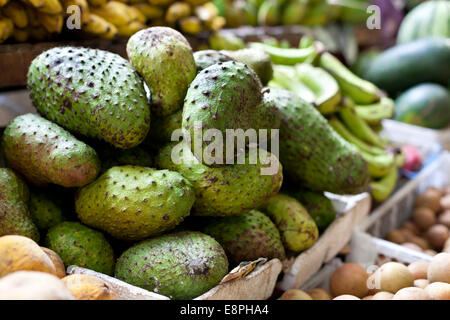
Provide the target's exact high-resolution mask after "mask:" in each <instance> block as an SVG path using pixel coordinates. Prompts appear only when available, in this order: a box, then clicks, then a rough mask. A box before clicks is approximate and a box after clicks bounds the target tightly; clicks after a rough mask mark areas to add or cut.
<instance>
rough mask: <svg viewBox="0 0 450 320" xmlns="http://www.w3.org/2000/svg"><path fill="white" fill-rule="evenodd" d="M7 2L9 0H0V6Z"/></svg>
mask: <svg viewBox="0 0 450 320" xmlns="http://www.w3.org/2000/svg"><path fill="white" fill-rule="evenodd" d="M8 2H9V0H0V7H3V6H4V5H5V4H7V3H8Z"/></svg>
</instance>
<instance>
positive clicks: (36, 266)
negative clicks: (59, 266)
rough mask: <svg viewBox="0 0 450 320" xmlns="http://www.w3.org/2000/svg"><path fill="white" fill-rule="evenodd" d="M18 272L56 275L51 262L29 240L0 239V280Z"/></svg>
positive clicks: (37, 246)
mask: <svg viewBox="0 0 450 320" xmlns="http://www.w3.org/2000/svg"><path fill="white" fill-rule="evenodd" d="M19 270H29V271H42V272H47V273H51V274H56V270H55V266H54V265H53V262H52V260H51V259H50V258H49V257H48V256H47V254H46V253H45V252H44V251H42V249H41V248H40V247H39V245H38V244H36V242H34V241H33V240H31V239H30V238H27V237H23V236H18V235H8V236H3V237H0V278H1V277H4V276H6V275H7V274H9V273H12V272H15V271H19Z"/></svg>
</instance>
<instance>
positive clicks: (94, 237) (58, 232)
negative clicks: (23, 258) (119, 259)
mask: <svg viewBox="0 0 450 320" xmlns="http://www.w3.org/2000/svg"><path fill="white" fill-rule="evenodd" d="M45 246H46V247H48V248H49V249H51V250H53V251H55V252H56V253H57V254H58V255H59V256H60V257H61V259H62V261H63V262H64V264H65V265H66V267H68V266H70V265H76V266H79V267H83V268H88V269H91V270H94V271H97V272H101V273H104V274H107V275H112V273H113V271H114V252H113V249H112V247H111V245H110V244H109V242H108V241H107V240H106V238H105V237H104V236H103V234H102V233H101V232H100V231H97V230H93V229H91V228H89V227H86V226H84V225H82V224H81V223H78V222H69V221H66V222H62V223H60V224H58V225H56V226H54V227H52V228H50V230H48V233H47V236H46V238H45Z"/></svg>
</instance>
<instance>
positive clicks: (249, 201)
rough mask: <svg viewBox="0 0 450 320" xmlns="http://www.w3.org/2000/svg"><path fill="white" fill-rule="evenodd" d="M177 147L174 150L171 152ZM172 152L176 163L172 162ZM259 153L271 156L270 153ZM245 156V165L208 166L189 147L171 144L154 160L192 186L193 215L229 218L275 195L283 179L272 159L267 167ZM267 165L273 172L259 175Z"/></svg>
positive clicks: (262, 151) (279, 166)
mask: <svg viewBox="0 0 450 320" xmlns="http://www.w3.org/2000/svg"><path fill="white" fill-rule="evenodd" d="M180 146H181V148H180V149H178V151H177V150H176V149H173V148H174V147H176V148H178V147H180ZM183 149H184V150H183ZM172 150H174V152H175V157H178V156H179V157H180V158H179V160H180V161H176V163H175V162H174V161H172ZM259 151H260V152H261V153H262V154H263V155H266V156H267V157H271V155H270V153H268V152H265V151H264V150H259ZM249 157H250V155H249V154H248V153H247V155H246V158H245V164H235V165H226V166H221V167H208V166H206V165H204V164H201V163H200V162H199V161H198V160H197V158H196V157H195V156H194V155H193V154H192V152H191V151H190V149H189V147H187V146H186V147H185V148H182V145H178V144H175V143H172V144H169V145H167V146H165V147H164V148H162V149H161V150H160V152H159V154H158V155H157V157H156V159H155V160H156V163H157V165H158V166H159V167H160V168H163V169H169V170H173V171H178V172H179V173H181V174H182V175H183V176H184V177H186V178H187V179H188V180H189V181H190V182H191V183H192V185H193V187H194V190H195V196H196V201H195V203H194V211H193V214H194V215H199V216H233V215H242V214H246V213H247V212H249V211H250V210H252V209H255V208H257V207H258V206H259V205H261V204H262V203H263V202H264V200H265V199H267V198H269V197H270V196H271V195H274V194H276V193H277V192H278V190H279V189H280V187H281V183H282V180H283V174H282V167H281V164H280V163H279V162H278V160H277V159H276V158H275V157H271V158H269V159H271V162H270V163H268V164H262V163H261V162H260V161H258V162H257V163H256V164H249ZM277 164H278V166H277ZM271 165H273V166H272V167H273V168H274V169H276V171H275V172H272V173H273V174H272V175H270V174H269V175H262V174H261V169H267V168H269V167H270V166H271ZM255 186H257V187H256V188H255Z"/></svg>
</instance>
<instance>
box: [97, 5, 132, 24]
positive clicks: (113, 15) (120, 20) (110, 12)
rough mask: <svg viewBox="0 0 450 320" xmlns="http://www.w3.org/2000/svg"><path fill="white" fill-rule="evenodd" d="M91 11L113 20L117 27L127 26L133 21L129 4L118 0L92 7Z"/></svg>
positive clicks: (109, 20)
mask: <svg viewBox="0 0 450 320" xmlns="http://www.w3.org/2000/svg"><path fill="white" fill-rule="evenodd" d="M91 13H93V14H96V15H98V16H100V17H102V18H103V19H105V20H106V21H108V22H111V23H112V24H113V25H115V26H116V27H120V26H126V25H128V24H130V23H131V22H132V19H131V17H130V15H129V12H128V6H127V5H126V4H123V3H121V2H117V1H110V2H108V3H107V4H106V5H104V6H103V7H98V8H91Z"/></svg>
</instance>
